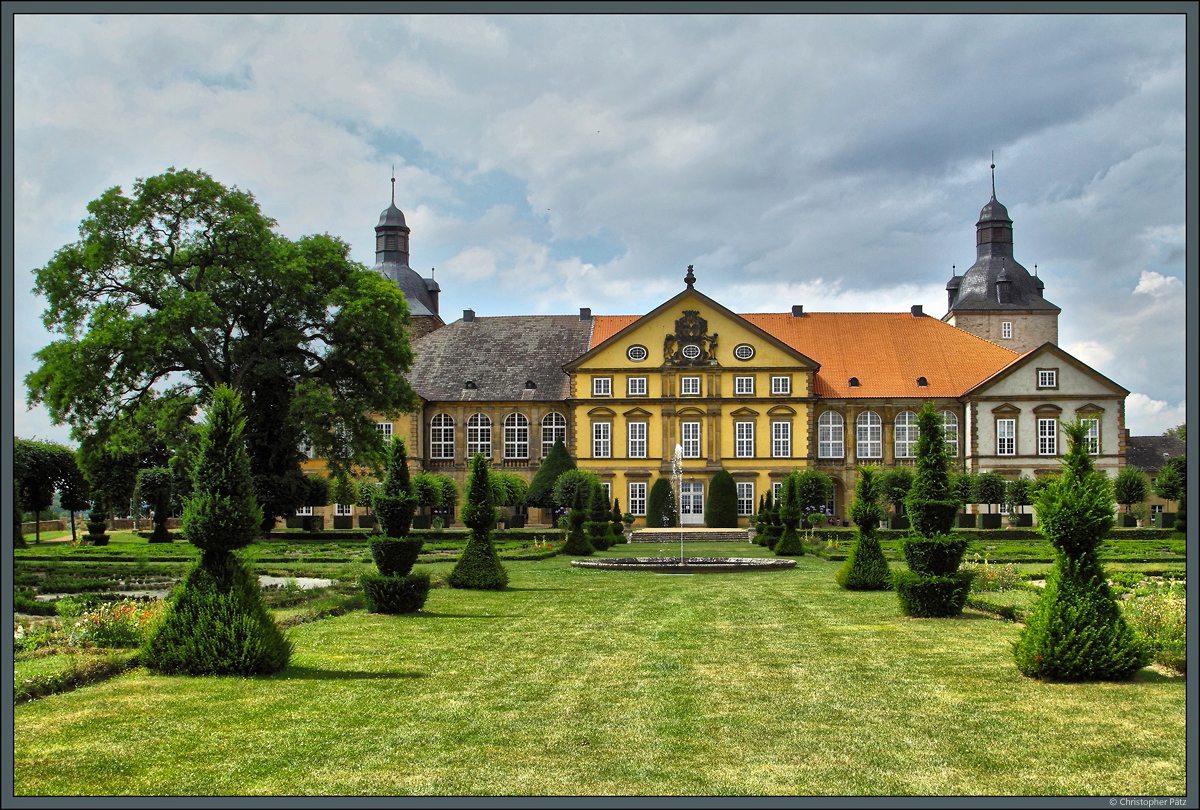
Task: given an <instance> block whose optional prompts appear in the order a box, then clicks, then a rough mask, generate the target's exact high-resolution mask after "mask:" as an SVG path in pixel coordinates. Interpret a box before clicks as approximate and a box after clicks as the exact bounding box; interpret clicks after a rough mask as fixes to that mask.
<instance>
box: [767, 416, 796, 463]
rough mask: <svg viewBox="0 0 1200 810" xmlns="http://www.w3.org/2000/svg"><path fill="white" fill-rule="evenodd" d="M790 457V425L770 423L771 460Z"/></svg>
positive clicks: (786, 423)
mask: <svg viewBox="0 0 1200 810" xmlns="http://www.w3.org/2000/svg"><path fill="white" fill-rule="evenodd" d="M791 457H792V423H791V422H772V423H771V458H791Z"/></svg>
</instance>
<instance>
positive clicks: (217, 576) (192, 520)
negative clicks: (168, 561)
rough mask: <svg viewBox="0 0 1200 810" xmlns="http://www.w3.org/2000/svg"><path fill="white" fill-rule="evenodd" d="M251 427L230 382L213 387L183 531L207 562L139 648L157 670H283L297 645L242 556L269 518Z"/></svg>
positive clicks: (223, 672)
mask: <svg viewBox="0 0 1200 810" xmlns="http://www.w3.org/2000/svg"><path fill="white" fill-rule="evenodd" d="M244 426H245V419H244V417H243V416H242V407H241V402H240V400H239V399H238V396H237V394H235V393H234V392H233V390H232V389H230V388H228V387H227V386H218V387H216V388H215V389H213V397H212V403H211V405H210V407H209V409H208V419H207V422H206V424H205V425H204V427H203V428H202V429H201V431H200V447H199V452H198V453H197V456H196V462H195V467H194V468H193V473H192V492H193V495H192V497H191V498H190V499H188V500H187V502H186V503H185V505H184V510H183V536H184V538H185V539H186V540H187V541H188V542H190V543H191V544H192V545H194V546H196V547H197V548H198V549H200V560H199V562H198V563H197V564H196V566H195V567H194V568H192V570H191V571H190V572H189V573H188V574H187V576H186V577H184V580H183V582H182V583H181V584H180V586H179V587H178V588H176V590H175V592H174V593H173V594H172V597H171V599H170V601H169V602H168V604H167V609H166V612H165V614H164V615H163V618H162V621H161V622H160V623H159V625H158V627H157V629H156V630H155V632H154V633H152V634H151V636H150V638H149V639H148V640H147V641H146V643H145V644H144V645H143V647H142V649H141V651H140V653H139V656H138V657H139V660H140V661H141V662H142V664H144V665H145V666H146V667H147V668H148V669H150V670H152V671H155V672H163V673H170V674H176V673H179V674H189V675H263V674H268V673H271V672H276V671H278V670H280V669H282V668H283V667H284V666H286V665H287V662H288V659H289V658H290V656H291V651H292V647H291V643H290V642H289V641H288V640H287V638H286V637H285V636H284V634H283V631H282V630H281V629H280V628H279V626H278V625H277V624H276V623H275V621H274V619H272V617H271V615H270V614H269V613H268V612H267V609H266V607H265V606H264V605H263V603H262V594H261V591H260V590H259V587H258V580H257V578H256V577H254V575H253V574H251V573H250V572H249V571H248V570H247V568H246V565H245V563H244V562H243V561H242V560H241V559H240V558H239V557H237V556H236V555H235V553H234V551H235V550H236V549H239V548H242V547H244V546H246V545H249V544H250V543H251V542H253V541H254V539H255V538H256V537H257V535H258V531H259V525H260V523H261V522H262V510H261V509H260V508H259V506H258V504H257V503H256V502H255V499H254V487H253V483H252V479H251V477H250V462H249V459H248V458H247V456H246V448H245V444H244V443H243V441H242V430H243V428H244Z"/></svg>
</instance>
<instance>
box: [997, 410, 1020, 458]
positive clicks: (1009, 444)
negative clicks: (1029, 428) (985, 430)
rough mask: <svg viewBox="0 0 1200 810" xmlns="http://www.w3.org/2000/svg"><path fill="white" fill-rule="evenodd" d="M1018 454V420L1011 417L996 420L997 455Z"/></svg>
mask: <svg viewBox="0 0 1200 810" xmlns="http://www.w3.org/2000/svg"><path fill="white" fill-rule="evenodd" d="M1016 454H1017V420H1016V419H1013V418H1011V417H1005V418H1003V419H997V420H996V455H998V456H1015V455H1016Z"/></svg>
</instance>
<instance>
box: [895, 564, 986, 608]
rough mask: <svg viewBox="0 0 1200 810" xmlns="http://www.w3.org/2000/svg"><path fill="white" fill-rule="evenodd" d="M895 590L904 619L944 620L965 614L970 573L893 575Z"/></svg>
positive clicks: (909, 572)
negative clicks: (963, 611) (909, 617)
mask: <svg viewBox="0 0 1200 810" xmlns="http://www.w3.org/2000/svg"><path fill="white" fill-rule="evenodd" d="M892 587H893V588H894V589H895V591H896V595H897V596H898V597H900V608H901V610H902V611H903V613H904V615H905V616H912V617H914V618H918V619H944V618H948V617H950V616H957V615H958V614H960V613H962V609H963V605H965V604H966V602H967V594H968V593H970V591H971V573H970V572H969V571H955V572H954V573H952V574H950V575H948V576H930V575H928V574H918V573H915V572H913V571H897V572H895V573H894V574H892Z"/></svg>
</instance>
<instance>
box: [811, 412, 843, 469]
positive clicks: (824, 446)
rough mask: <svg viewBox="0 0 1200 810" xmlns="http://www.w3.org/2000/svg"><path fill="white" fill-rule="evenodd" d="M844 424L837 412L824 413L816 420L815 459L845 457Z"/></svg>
mask: <svg viewBox="0 0 1200 810" xmlns="http://www.w3.org/2000/svg"><path fill="white" fill-rule="evenodd" d="M845 429H846V422H845V420H844V419H842V415H841V414H840V413H838V412H837V411H825V413H823V414H821V416H820V418H819V419H817V458H843V457H844V456H845V455H846V439H845Z"/></svg>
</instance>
